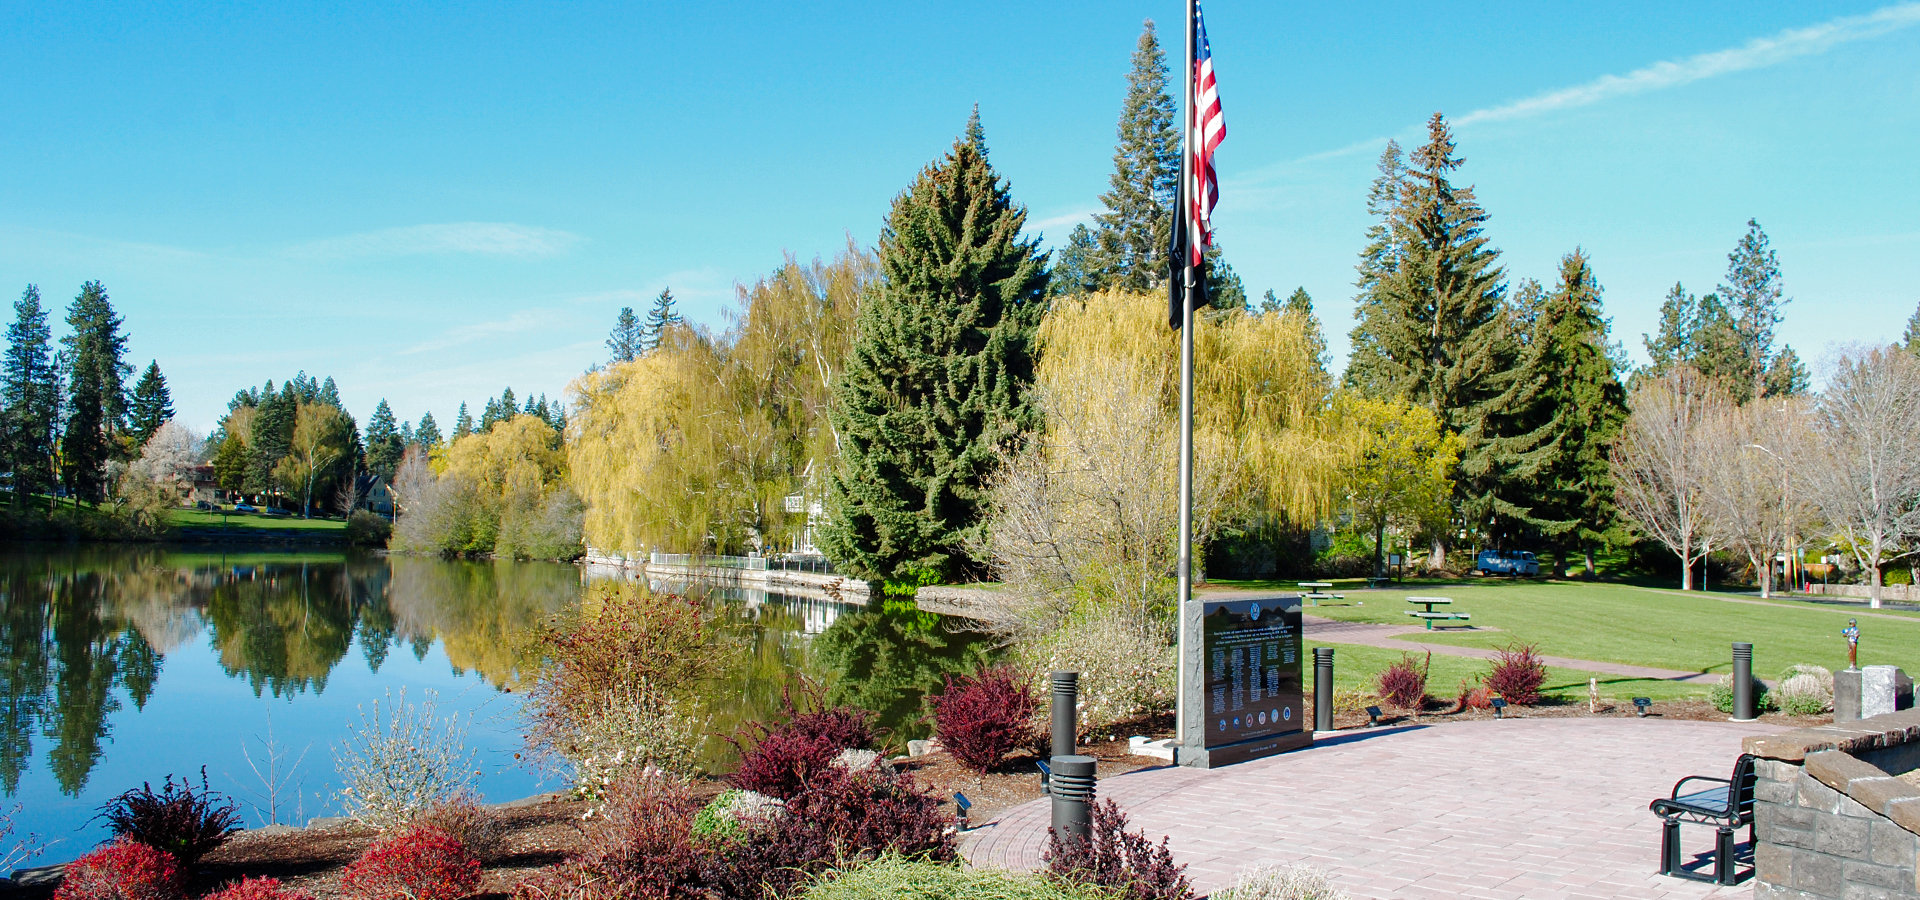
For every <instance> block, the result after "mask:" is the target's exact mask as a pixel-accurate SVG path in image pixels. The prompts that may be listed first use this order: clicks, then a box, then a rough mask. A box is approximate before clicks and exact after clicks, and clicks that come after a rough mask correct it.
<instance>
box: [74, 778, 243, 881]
mask: <svg viewBox="0 0 1920 900" xmlns="http://www.w3.org/2000/svg"><path fill="white" fill-rule="evenodd" d="M99 818H101V819H105V820H106V823H107V830H108V831H111V832H112V833H113V836H114V837H116V838H124V839H126V840H130V841H135V842H138V843H141V844H145V845H147V846H149V847H152V848H154V849H155V850H159V851H162V852H164V853H169V854H172V856H173V858H174V859H177V860H179V861H180V864H181V865H183V866H191V865H193V864H194V863H196V862H199V861H200V857H202V856H205V855H207V854H208V853H211V852H213V851H214V850H215V849H216V848H218V847H219V846H220V845H221V844H224V843H226V842H227V837H228V836H229V835H232V834H233V833H234V832H235V831H238V830H240V808H239V806H238V805H237V804H235V803H234V802H233V801H231V800H229V799H227V797H226V795H224V794H221V793H220V792H218V791H215V790H212V789H210V788H208V787H207V770H206V768H205V767H202V768H201V769H200V789H199V790H195V789H194V787H193V782H192V781H191V780H189V779H186V778H182V779H180V780H179V781H178V782H175V781H174V780H173V776H172V775H168V776H167V780H166V781H164V782H162V783H161V786H160V790H157V791H156V790H154V789H153V785H152V784H141V785H140V786H139V787H137V788H134V789H133V790H130V791H127V792H126V793H123V794H121V795H120V796H118V797H115V798H113V799H112V800H108V801H107V802H106V803H105V804H104V805H102V806H101V807H100V815H99Z"/></svg>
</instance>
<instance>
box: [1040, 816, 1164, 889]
mask: <svg viewBox="0 0 1920 900" xmlns="http://www.w3.org/2000/svg"><path fill="white" fill-rule="evenodd" d="M1089 812H1091V813H1092V816H1091V819H1092V823H1091V824H1092V828H1091V829H1090V830H1089V832H1090V833H1089V834H1088V836H1087V838H1086V839H1084V840H1082V839H1080V838H1077V837H1074V836H1072V835H1063V834H1061V833H1059V832H1057V831H1054V830H1053V829H1051V828H1049V829H1047V847H1046V849H1045V850H1044V851H1042V852H1041V855H1040V860H1041V862H1043V863H1045V864H1046V867H1047V869H1046V871H1047V874H1048V875H1049V876H1051V877H1053V878H1055V879H1057V880H1059V881H1061V882H1063V883H1066V884H1075V885H1084V886H1088V887H1094V888H1100V889H1103V890H1106V891H1109V892H1111V894H1112V895H1113V896H1116V897H1119V898H1124V900H1189V898H1191V897H1192V896H1193V884H1192V883H1191V882H1189V881H1187V867H1186V865H1184V864H1181V865H1175V864H1174V862H1173V851H1171V850H1169V849H1167V839H1166V838H1164V837H1163V838H1161V839H1160V843H1158V844H1155V843H1153V842H1152V841H1149V840H1147V836H1146V833H1145V832H1129V831H1127V815H1126V813H1124V812H1121V811H1120V806H1119V805H1118V804H1116V803H1114V802H1113V801H1112V800H1100V801H1096V802H1095V803H1093V804H1092V805H1091V806H1090V807H1089Z"/></svg>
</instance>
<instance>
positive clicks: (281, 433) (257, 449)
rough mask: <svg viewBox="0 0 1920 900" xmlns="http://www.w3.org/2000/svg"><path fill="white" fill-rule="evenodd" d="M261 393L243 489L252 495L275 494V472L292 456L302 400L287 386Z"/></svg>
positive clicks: (271, 383)
mask: <svg viewBox="0 0 1920 900" xmlns="http://www.w3.org/2000/svg"><path fill="white" fill-rule="evenodd" d="M272 387H273V382H271V381H269V382H267V388H268V389H267V390H265V391H262V392H261V395H262V396H261V400H260V406H259V409H258V411H257V412H255V413H254V416H253V434H252V439H251V440H249V441H248V442H247V476H246V481H245V484H244V485H243V487H242V489H243V490H244V491H245V492H246V493H249V494H255V495H262V494H273V493H276V489H277V487H278V485H277V484H276V483H275V481H274V477H273V472H274V469H276V468H278V467H279V466H280V461H281V460H283V459H286V458H287V454H289V453H291V452H293V429H294V426H295V425H296V424H297V423H298V420H299V413H300V397H299V395H298V394H296V393H295V392H294V390H293V382H287V384H286V386H285V387H284V388H283V389H281V390H280V391H277V392H276V391H274V390H272Z"/></svg>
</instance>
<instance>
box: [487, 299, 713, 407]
mask: <svg viewBox="0 0 1920 900" xmlns="http://www.w3.org/2000/svg"><path fill="white" fill-rule="evenodd" d="M683 321H684V320H682V319H681V318H680V314H679V313H677V312H674V311H673V291H672V290H671V289H668V288H662V289H661V291H660V296H658V297H655V298H653V308H652V309H649V310H647V323H646V325H645V329H644V333H643V334H642V337H641V346H640V352H641V353H652V352H653V351H655V350H658V349H660V342H661V341H662V340H665V338H666V334H667V329H669V328H672V327H673V326H675V325H679V324H681V323H682V322H683ZM507 417H508V418H512V404H511V403H509V404H508V416H507Z"/></svg>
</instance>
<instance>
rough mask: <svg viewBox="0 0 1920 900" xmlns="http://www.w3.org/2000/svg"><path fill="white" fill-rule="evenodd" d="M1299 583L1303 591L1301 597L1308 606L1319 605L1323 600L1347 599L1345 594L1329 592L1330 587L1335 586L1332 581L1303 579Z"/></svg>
mask: <svg viewBox="0 0 1920 900" xmlns="http://www.w3.org/2000/svg"><path fill="white" fill-rule="evenodd" d="M1299 585H1300V590H1301V592H1302V593H1301V594H1300V599H1302V600H1305V601H1306V603H1307V605H1308V606H1319V605H1320V601H1322V600H1345V599H1347V595H1345V594H1334V593H1329V589H1331V588H1332V587H1333V582H1331V581H1302V582H1299Z"/></svg>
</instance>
